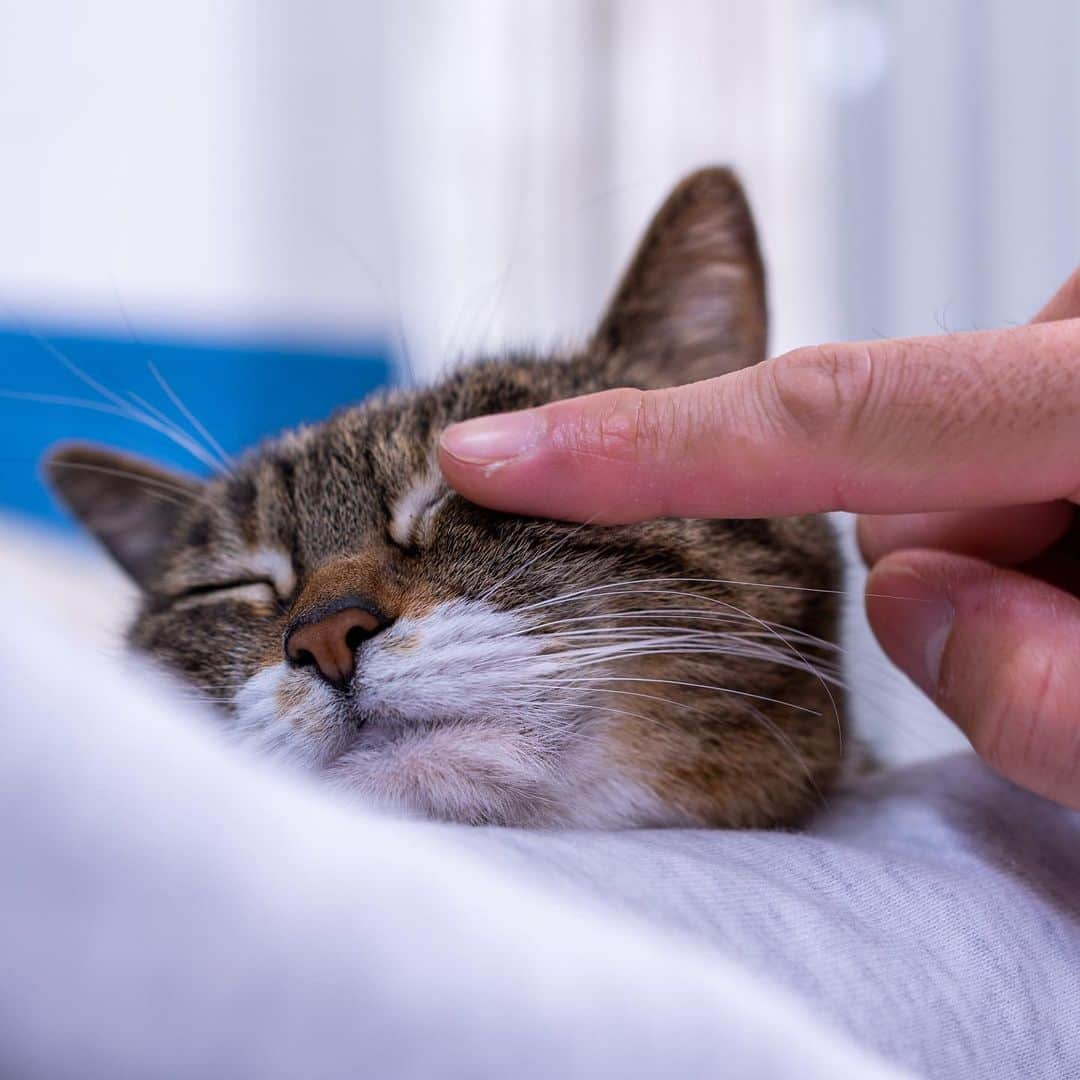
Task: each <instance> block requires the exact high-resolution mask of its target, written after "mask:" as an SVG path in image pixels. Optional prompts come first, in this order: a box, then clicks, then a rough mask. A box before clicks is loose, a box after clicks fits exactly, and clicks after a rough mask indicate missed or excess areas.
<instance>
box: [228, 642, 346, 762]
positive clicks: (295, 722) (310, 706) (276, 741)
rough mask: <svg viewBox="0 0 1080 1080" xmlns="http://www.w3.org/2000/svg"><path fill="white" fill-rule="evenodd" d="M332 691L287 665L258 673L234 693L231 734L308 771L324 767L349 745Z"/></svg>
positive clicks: (267, 753) (248, 744) (266, 668)
mask: <svg viewBox="0 0 1080 1080" xmlns="http://www.w3.org/2000/svg"><path fill="white" fill-rule="evenodd" d="M338 712H339V709H338V704H337V701H336V699H335V698H334V694H333V692H332V691H331V690H330V688H329V687H326V686H324V685H323V684H322V683H320V682H319V681H318V680H316V679H311V678H308V677H306V675H305V674H304V673H301V672H296V671H292V670H290V669H289V668H288V666H287V665H285V664H284V663H280V664H273V665H270V666H268V667H265V668H263V669H262V670H261V671H258V672H256V674H254V675H253V676H251V678H250V679H248V680H247V682H245V683H244V685H243V686H241V688H240V689H239V690H238V691H237V694H236V712H235V722H234V724H233V729H232V734H233V736H234V737H235V738H236V740H237V741H238V742H240V743H242V744H243V745H245V746H250V747H252V748H253V749H255V750H257V751H258V752H259V753H262V754H266V755H268V756H270V757H273V758H276V759H278V760H280V761H285V762H288V763H290V764H294V765H298V766H300V767H301V768H305V769H321V768H323V767H324V766H326V765H327V764H328V763H329V762H330V761H332V760H333V759H334V758H335V757H337V756H338V755H339V754H340V753H341V752H342V751H343V750H344V749H345V748H346V746H347V745H348V741H349V732H350V728H349V727H348V725H346V724H344V723H343V722H342V719H341V717H340V716H339V715H338Z"/></svg>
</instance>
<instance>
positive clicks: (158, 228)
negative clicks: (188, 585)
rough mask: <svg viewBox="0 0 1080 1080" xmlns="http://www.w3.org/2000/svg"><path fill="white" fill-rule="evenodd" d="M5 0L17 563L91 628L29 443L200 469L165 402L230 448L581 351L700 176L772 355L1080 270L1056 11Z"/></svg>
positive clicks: (1028, 291)
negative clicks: (468, 358)
mask: <svg viewBox="0 0 1080 1080" xmlns="http://www.w3.org/2000/svg"><path fill="white" fill-rule="evenodd" d="M2 6H3V19H2V26H3V32H2V35H0V141H2V145H3V146H4V148H5V153H4V155H3V168H2V169H0V430H2V431H3V433H4V435H3V451H2V456H3V462H4V467H3V470H2V471H0V511H3V513H2V514H0V522H2V523H3V524H2V525H0V557H9V558H10V557H16V553H17V557H18V558H20V559H21V560H23V562H24V563H25V564H26V565H27V566H30V565H34V566H36V567H37V568H38V570H39V572H40V574H41V577H42V588H43V590H51V592H50V595H52V596H53V597H54V598H55V600H56V602H57V603H58V604H59V605H61V606H63V607H64V608H65V609H66V610H67V611H68V612H69V613H70V612H71V611H72V610H75V611H77V612H81V613H83V614H84V615H85V616H86V619H87V623H88V625H90V624H92V625H93V627H94V628H95V629H98V630H100V631H101V633H102V634H105V635H107V633H108V632H109V631H110V630H111V629H112V627H113V626H115V622H116V618H117V615H116V612H117V611H118V610H119V607H118V606H117V605H116V604H115V603H114V602H113V597H114V596H116V595H117V590H118V584H117V582H116V579H115V578H114V577H111V576H109V573H108V571H107V570H106V569H105V568H104V567H103V565H102V564H101V563H100V562H99V561H98V560H97V559H96V558H95V557H91V556H90V555H89V554H86V553H81V552H80V551H78V550H75V549H72V548H71V547H70V543H69V541H68V540H65V539H58V537H61V536H62V535H63V529H64V527H65V526H64V524H63V519H62V518H61V516H60V515H59V513H58V512H57V511H56V509H55V508H54V507H53V505H52V503H51V501H50V500H49V498H48V496H47V495H46V494H45V492H44V491H43V490H42V489H41V487H40V484H39V482H38V479H37V460H38V458H39V456H40V453H41V451H42V450H43V448H44V447H45V446H46V445H47V444H48V443H50V442H52V441H54V440H55V439H57V438H61V437H68V438H76V437H77V438H94V439H98V440H101V441H107V442H110V443H113V444H115V445H119V446H123V447H127V448H129V449H133V450H137V451H140V452H142V453H146V454H150V455H152V456H154V457H157V458H159V459H163V460H168V461H171V462H173V463H174V464H177V465H181V466H183V467H186V468H190V469H192V470H193V471H196V472H198V471H204V465H203V463H201V462H199V461H196V460H193V459H191V458H190V455H187V454H186V452H185V451H184V450H183V449H182V447H180V446H178V445H176V442H175V440H170V439H169V438H168V436H167V435H166V434H165V433H163V430H162V429H164V428H168V426H169V424H174V425H176V426H177V427H179V428H182V429H186V430H188V431H190V430H191V424H192V421H191V420H190V418H189V417H187V416H185V415H184V413H185V410H187V411H188V412H190V414H191V415H192V416H194V417H197V419H198V422H199V423H201V424H203V425H205V427H206V428H207V429H208V430H209V431H211V432H212V433H213V435H214V436H215V437H216V438H217V439H218V440H219V441H220V442H221V443H222V444H223V445H224V446H225V448H226V449H227V450H235V449H238V448H239V447H242V446H244V445H246V444H248V443H250V442H251V441H253V440H254V439H256V438H258V437H259V436H260V435H262V434H264V433H267V432H270V431H273V430H277V429H279V428H281V427H283V426H286V425H289V424H292V423H295V422H296V421H298V420H302V419H315V418H318V417H320V416H322V415H324V414H325V413H326V412H328V411H329V410H330V409H332V408H333V407H335V406H337V405H341V404H344V403H346V402H349V401H352V400H356V399H357V398H358V397H361V396H363V394H365V393H367V392H369V391H370V390H371V389H372V388H373V387H375V386H378V385H382V384H385V383H388V382H391V381H399V382H401V381H409V380H410V379H427V378H430V377H431V376H432V375H434V374H435V373H437V372H438V371H439V370H440V368H442V367H443V366H444V365H445V364H447V363H448V362H452V361H454V360H456V359H457V358H458V357H460V356H462V355H467V354H469V353H471V352H473V351H475V350H488V351H491V350H497V349H498V348H500V347H501V346H503V345H506V344H528V345H531V346H538V345H539V346H548V345H552V346H557V345H558V344H560V343H564V342H568V341H572V340H574V339H576V338H579V337H580V336H581V335H582V334H584V333H585V332H586V331H587V330H588V328H589V327H590V325H591V322H592V320H593V319H594V318H595V317H596V315H597V313H598V312H599V310H600V307H601V305H602V303H603V301H604V298H605V295H606V293H607V292H608V290H609V289H610V288H611V285H612V283H613V280H614V277H615V275H616V274H617V272H618V268H619V266H620V264H621V262H622V261H623V260H624V259H625V258H626V256H627V255H628V253H629V251H630V248H631V246H632V244H633V243H634V241H635V239H636V237H637V235H638V233H639V232H640V230H641V229H642V228H643V226H644V224H645V222H646V221H647V219H648V216H649V214H650V213H651V211H652V210H653V208H654V207H655V206H656V204H657V203H658V202H659V200H660V199H661V198H662V197H663V195H664V193H665V192H666V190H667V189H668V188H669V187H670V186H671V185H672V184H673V183H674V182H675V181H676V180H677V179H678V178H679V177H680V175H681V174H683V173H685V172H686V171H687V170H689V169H691V168H693V167H694V166H697V165H700V164H703V163H708V162H720V163H729V164H732V165H734V166H735V167H736V169H737V170H738V171H739V172H740V173H741V175H742V177H743V179H744V181H745V183H746V186H747V188H748V190H749V193H750V196H751V199H752V202H753V203H754V205H755V208H756V212H757V216H758V220H759V225H760V229H761V234H762V240H763V245H764V248H765V252H766V256H767V261H768V265H769V269H770V273H771V299H772V309H773V313H774V322H773V336H772V349H773V350H774V351H776V352H779V351H782V350H785V349H787V348H790V347H793V346H795V345H798V344H802V343H806V342H812V341H820V340H826V339H837V338H851V337H876V336H882V335H896V334H917V333H936V332H941V331H943V330H966V329H973V328H985V327H992V326H1000V325H1004V324H1008V323H1011V322H1020V321H1023V320H1025V319H1026V318H1028V317H1029V316H1030V315H1031V313H1032V312H1033V311H1034V310H1036V309H1037V308H1038V306H1039V305H1040V304H1041V302H1042V301H1043V300H1044V299H1046V298H1047V297H1048V296H1049V295H1050V293H1051V292H1052V291H1053V289H1054V288H1055V286H1056V285H1057V284H1058V283H1060V281H1061V280H1063V279H1064V277H1065V276H1066V275H1067V273H1068V272H1069V270H1070V269H1071V268H1072V267H1073V265H1074V264H1075V263H1076V262H1077V259H1078V255H1080V65H1077V63H1076V59H1075V58H1076V55H1077V52H1078V50H1080V3H1077V2H1076V0H1027V2H1025V3H1023V4H1019V3H1016V2H1015V0H403V2H391V0H386V2H378V0H304V2H300V0H183V2H178V0H177V2H171V3H169V2H164V0H163V2H158V3H153V4H146V3H142V2H139V0H96V2H95V3H94V4H84V3H77V2H75V0H35V3H33V4H27V3H15V2H13V0H4V3H3V5H2ZM76 369H77V370H76ZM80 373H81V376H82V377H80ZM110 395H112V396H110ZM180 403H182V404H180ZM133 410H134V411H133ZM140 417H141V419H142V420H143V421H146V420H147V418H148V417H149V418H150V419H151V420H154V421H156V423H150V424H149V425H148V424H147V423H140V422H139V419H140ZM174 434H175V432H174ZM71 567H77V572H71V571H70V568H71ZM65 568H67V569H65ZM852 574H853V577H852V588H853V589H854V590H857V587H858V579H857V570H855V569H853V571H852ZM73 597H77V598H79V599H76V600H73V599H72V598H73ZM851 623H852V625H851V630H850V633H851V640H852V641H853V642H854V643H855V645H853V648H855V647H857V648H858V649H860V650H863V653H861V654H859V655H865V656H866V657H868V658H873V646H872V645H871V644H870V642H869V639H868V638H867V637H866V634H865V630H864V629H863V628H862V627H861V625H860V624H859V615H858V611H857V605H855V606H853V610H852V613H851ZM867 662H868V663H869V659H868V661H867ZM877 662H878V661H877V660H875V663H877ZM856 666H861V661H857V665H856ZM896 695H900V696H899V697H897V696H896ZM914 708H915V706H914V705H913V704H912V703H911V702H910V701H909V700H908V699H907V698H905V697H903V693H902V692H901V691H899V690H895V691H894V690H890V691H889V694H888V695H887V700H886V702H885V704H884V705H881V704H880V703H879V704H878V705H876V706H875V710H876V714H877V715H879V716H880V717H884V728H885V729H886V738H891V737H892V735H891V734H890V732H891V729H892V727H893V726H895V725H892V720H891V719H890V718H892V719H896V718H897V717H898V716H901V715H903V716H904V717H905V718H906V717H907V716H908V714H909V711H910V710H913V709H914ZM934 724H935V721H934V719H933V718H932V717H931V716H930V715H929V713H928V712H927V711H926V710H924V711H923V712H922V713H921V714H920V719H918V720H917V721H913V722H912V724H911V725H909V726H911V727H913V728H914V730H915V742H917V743H919V745H930V744H933V745H938V743H937V742H935V739H938V736H939V735H940V738H941V739H945V740H946V741H947V739H948V737H949V736H948V735H946V734H942V733H941V732H942V731H943V730H944V729H940V728H935V727H934ZM934 731H937V732H938V735H934V734H933V732H934ZM927 732H930V734H927ZM909 749H910V748H909ZM908 752H909V750H904V753H908ZM910 752H911V753H918V752H920V751H918V749H917V748H916V749H915V750H910Z"/></svg>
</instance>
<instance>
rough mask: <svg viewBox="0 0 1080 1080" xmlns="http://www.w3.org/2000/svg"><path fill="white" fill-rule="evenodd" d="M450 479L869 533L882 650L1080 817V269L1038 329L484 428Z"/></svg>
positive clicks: (964, 338) (473, 430) (526, 501)
mask: <svg viewBox="0 0 1080 1080" xmlns="http://www.w3.org/2000/svg"><path fill="white" fill-rule="evenodd" d="M441 465H442V469H443V473H444V475H445V476H446V478H447V480H448V482H449V483H450V484H451V485H452V486H453V487H455V488H456V489H457V490H458V491H459V492H461V493H462V494H463V495H465V496H466V497H467V498H469V499H472V500H473V501H475V502H478V503H481V504H483V505H485V506H490V507H494V508H496V509H501V510H508V511H515V512H517V513H523V514H531V515H537V516H546V517H556V518H562V519H565V520H577V521H585V520H589V521H597V522H609V523H611V522H629V521H640V520H644V519H646V518H651V517H664V516H680V517H767V516H777V515H785V514H801V513H810V512H818V511H826V510H849V511H852V512H855V513H858V514H860V515H862V516H861V517H860V520H859V539H860V545H861V547H862V551H863V553H864V556H865V557H866V559H867V561H868V563H870V565H871V567H872V569H871V573H870V577H869V580H868V583H867V610H868V614H869V618H870V623H871V626H872V627H873V629H874V632H875V633H876V634H877V636H878V639H879V640H880V641H881V643H882V645H883V647H884V648H885V650H886V652H887V653H888V654H889V656H890V657H891V658H892V659H893V661H894V662H895V663H896V664H897V665H898V666H899V667H901V668H902V669H903V670H904V671H905V672H907V674H908V675H909V676H910V677H911V678H912V679H913V680H914V681H915V682H916V683H917V684H918V685H919V686H920V687H921V688H922V689H923V690H924V691H925V692H926V693H927V694H928V695H929V696H930V697H931V698H932V699H933V700H934V701H936V702H937V704H938V705H939V706H940V707H941V708H942V709H943V710H944V711H945V712H946V713H947V714H948V715H949V716H951V717H952V718H953V720H955V721H956V722H957V723H958V724H959V725H960V727H961V728H962V729H963V730H964V731H965V732H966V734H967V735H968V737H969V739H970V740H971V742H972V745H973V746H974V747H975V749H976V751H977V752H978V753H979V754H981V755H982V757H983V758H984V759H985V760H986V761H987V762H988V763H989V764H990V765H991V766H992V767H994V768H995V769H997V770H998V771H999V772H1001V773H1002V774H1003V775H1005V776H1007V777H1008V778H1010V779H1011V780H1013V781H1014V782H1016V783H1018V784H1021V785H1024V786H1026V787H1028V788H1030V789H1031V790H1033V791H1036V792H1038V793H1040V794H1042V795H1045V796H1047V797H1048V798H1052V799H1056V800H1057V801H1059V802H1061V803H1064V804H1065V805H1067V806H1071V807H1074V808H1077V809H1080V704H1078V703H1080V527H1078V524H1077V523H1078V521H1080V515H1078V513H1077V510H1076V505H1077V504H1078V503H1080V271H1077V272H1076V273H1075V274H1074V275H1073V276H1072V278H1070V280H1069V281H1068V282H1066V284H1065V285H1064V286H1063V287H1062V289H1061V290H1060V291H1059V292H1058V294H1057V295H1056V296H1055V297H1054V298H1053V300H1051V302H1050V303H1049V304H1048V305H1047V306H1046V308H1044V309H1043V311H1042V312H1040V313H1039V315H1038V316H1037V317H1036V319H1035V320H1034V322H1033V323H1032V324H1030V325H1029V326H1025V327H1016V328H1012V329H1008V330H998V331H982V332H976V333H967V334H950V335H946V336H942V337H932V338H912V339H906V340H894V341H874V342H859V343H849V344H839V345H827V346H821V347H811V348H803V349H797V350H795V351H794V352H791V353H787V354H786V355H784V356H780V357H778V358H776V359H773V360H768V361H765V362H764V363H761V364H758V365H757V366H755V367H751V368H747V369H744V370H741V371H736V372H733V373H732V374H729V375H725V376H722V377H721V378H717V379H709V380H706V381H704V382H699V383H694V384H691V385H689V386H681V387H675V388H673V389H666V390H652V391H639V390H613V391H608V392H605V393H600V394H593V395H589V396H587V397H583V398H578V399H575V400H572V401H563V402H557V403H555V404H552V405H547V406H544V407H542V408H539V409H531V410H526V411H523V412H520V413H506V414H502V415H500V416H495V417H485V418H483V419H480V420H474V421H469V422H468V423H464V424H459V425H457V426H455V427H452V428H450V429H449V430H448V431H447V432H446V433H445V435H444V437H443V443H442V450H441ZM612 493H618V495H617V497H616V499H615V500H614V501H613V496H612ZM898 596H899V597H910V598H911V599H912V600H913V601H916V602H909V603H902V602H899V601H897V600H895V599H894V598H895V597H898Z"/></svg>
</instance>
